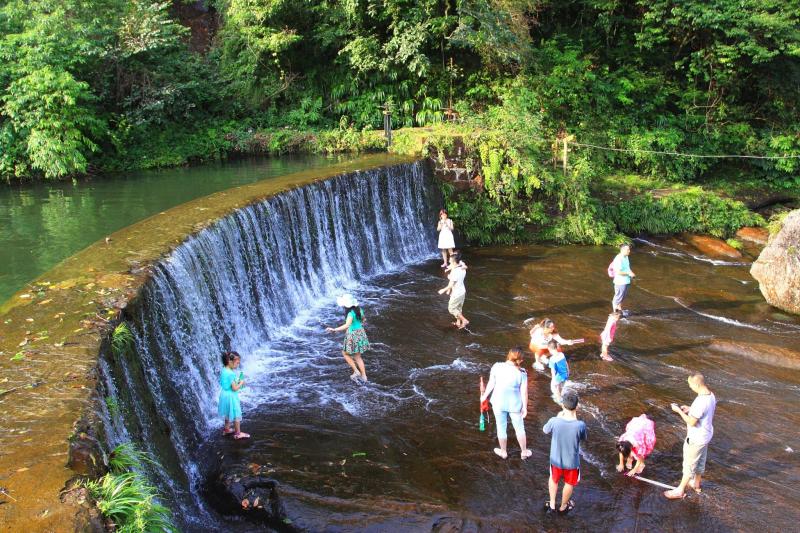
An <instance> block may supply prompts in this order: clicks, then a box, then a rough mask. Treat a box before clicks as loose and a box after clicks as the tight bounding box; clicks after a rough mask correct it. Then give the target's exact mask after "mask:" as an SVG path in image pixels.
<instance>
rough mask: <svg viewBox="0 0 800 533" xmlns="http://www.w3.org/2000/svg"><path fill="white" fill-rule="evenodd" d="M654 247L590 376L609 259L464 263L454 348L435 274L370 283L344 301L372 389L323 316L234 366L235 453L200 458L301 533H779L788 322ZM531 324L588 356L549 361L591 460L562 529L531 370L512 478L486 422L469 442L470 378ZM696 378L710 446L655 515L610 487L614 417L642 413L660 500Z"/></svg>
mask: <svg viewBox="0 0 800 533" xmlns="http://www.w3.org/2000/svg"><path fill="white" fill-rule="evenodd" d="M656 244H657V243H653V245H648V244H647V243H644V242H639V243H637V246H636V248H635V250H634V252H633V255H632V258H631V262H632V267H633V269H634V271H636V273H637V274H638V277H637V279H636V282H635V283H634V285H633V286H632V288H631V291H630V292H629V296H628V299H627V300H626V304H627V305H628V306H629V308H630V309H631V310H632V311H633V313H632V315H631V316H630V317H629V318H628V319H624V320H623V321H621V322H620V324H619V326H618V329H617V338H616V341H615V344H614V345H613V346H612V349H611V353H612V355H614V356H615V358H616V361H615V362H614V363H606V362H603V361H601V360H600V359H599V357H598V354H599V349H600V347H599V345H598V344H597V340H596V339H597V336H598V334H599V332H600V330H601V329H602V328H603V325H604V323H605V319H606V316H607V314H608V311H609V307H610V298H611V296H612V292H613V291H612V288H611V283H610V280H609V279H608V277H607V276H606V273H605V267H606V265H607V264H608V262H609V261H610V260H611V258H612V257H613V251H612V250H611V249H608V248H590V247H559V248H557V247H543V246H531V247H506V248H488V249H482V250H469V251H468V253H467V255H466V260H467V262H468V264H469V271H468V275H467V281H466V283H467V290H468V293H467V300H466V304H465V308H464V312H465V314H466V315H467V317H468V318H469V319H470V320H471V324H470V325H469V327H468V331H456V330H455V329H454V328H453V327H452V326H451V325H450V317H449V315H448V314H447V310H446V308H447V301H446V296H439V295H437V293H436V290H437V289H438V288H441V287H443V286H444V285H445V284H446V282H445V281H444V279H443V277H442V275H441V271H440V270H439V268H438V262H437V261H435V260H431V261H428V262H426V263H425V264H420V265H416V266H414V267H412V268H409V269H407V270H405V271H403V272H400V273H395V274H389V275H384V276H381V277H379V278H376V279H373V280H372V282H371V285H363V286H362V287H361V288H360V291H359V292H358V296H359V298H360V299H361V300H362V301H363V303H362V305H363V306H364V308H365V310H366V314H367V322H366V327H367V331H368V334H369V337H370V340H371V341H372V343H373V348H374V349H373V351H372V352H370V353H369V355H368V356H367V357H366V364H367V372H368V375H369V377H370V380H371V383H370V384H369V385H367V386H358V385H355V384H354V383H352V382H351V381H350V380H349V379H348V374H349V370H348V367H347V366H346V365H345V363H344V361H343V360H342V358H341V354H340V352H339V345H340V342H341V336H340V335H326V334H324V333H323V329H324V326H325V325H336V324H338V323H340V322H341V321H342V317H341V316H340V315H339V310H337V309H335V308H333V307H332V304H331V305H328V304H330V302H327V301H326V302H321V304H323V305H322V307H320V308H319V309H310V310H309V311H308V313H307V314H306V315H304V316H302V317H300V318H299V319H298V321H297V325H296V326H295V327H293V328H290V329H288V330H286V334H285V335H284V336H283V338H282V339H280V340H278V341H275V342H272V343H270V344H269V345H267V346H263V348H262V349H261V350H259V351H258V352H257V353H253V354H245V356H244V359H243V368H244V371H245V374H246V375H247V376H248V379H249V380H250V381H249V386H248V387H247V389H246V390H245V393H244V394H243V396H242V402H243V408H244V412H245V420H244V424H243V426H244V429H245V430H246V431H249V432H250V433H251V434H252V435H253V438H252V439H251V440H250V441H248V442H233V441H231V440H224V439H222V438H219V437H213V438H212V439H211V440H212V442H213V445H214V446H215V447H217V448H219V449H220V450H221V452H222V453H224V454H225V455H226V457H227V459H228V460H232V461H239V462H242V463H257V464H260V465H270V467H271V469H272V471H273V475H274V476H275V478H276V479H278V480H279V481H280V482H281V483H282V484H283V488H282V495H283V497H284V499H285V501H286V505H287V508H288V510H289V514H290V516H291V518H292V520H293V521H294V523H295V525H298V526H301V527H306V528H308V529H310V530H314V531H319V530H332V531H336V530H348V531H351V530H370V531H387V530H394V531H396V530H421V531H425V530H431V529H437V528H444V527H446V526H455V527H457V528H461V529H463V530H487V531H494V530H558V529H567V528H570V529H575V530H598V531H599V530H603V531H634V530H639V531H653V530H698V531H699V530H704V531H731V530H739V531H757V530H761V531H780V530H783V531H788V530H794V529H795V528H796V521H797V520H798V519H800V511H798V503H800V461H798V457H797V452H794V451H791V450H798V451H800V442H798V431H797V427H798V424H800V411H798V406H800V371H799V370H798V367H797V361H798V359H799V357H798V352H800V347H798V343H797V340H796V339H797V335H798V331H800V320H798V318H797V317H789V316H786V315H783V314H780V313H778V312H777V311H776V310H775V309H773V308H771V307H770V306H768V305H767V304H765V303H764V301H763V299H762V297H761V295H760V293H759V292H758V288H757V284H756V283H755V281H754V280H752V278H750V276H749V274H748V272H747V266H746V265H719V264H717V265H715V264H712V263H709V262H707V261H703V260H700V259H698V258H693V257H691V256H689V255H687V254H685V253H682V252H681V251H680V250H675V249H671V248H662V247H659V246H657V245H656ZM544 317H550V318H552V319H554V320H555V321H556V323H557V325H558V327H559V331H560V333H561V334H562V336H564V337H565V338H577V337H585V338H586V341H587V342H586V344H584V345H580V346H575V347H567V348H566V349H565V351H566V352H567V356H568V359H569V362H570V368H571V372H572V376H571V380H572V383H573V386H574V387H575V388H577V389H578V390H579V391H580V393H581V405H580V406H579V411H578V412H579V417H580V418H582V419H583V420H585V421H586V423H587V425H588V431H589V441H588V443H586V445H585V446H584V449H583V463H582V470H581V475H582V480H581V483H580V485H579V486H578V488H577V489H576V492H575V496H574V499H575V501H576V503H577V507H576V509H575V510H574V511H573V512H572V513H571V514H570V515H569V516H568V517H560V518H547V517H545V516H544V514H543V512H542V504H543V502H544V501H545V500H546V498H547V476H548V472H547V465H548V453H549V437H548V436H546V435H543V434H542V432H541V427H542V426H543V425H544V423H545V422H546V421H547V419H548V418H549V417H551V416H554V415H555V414H556V413H557V412H558V410H559V408H558V407H557V406H556V405H555V404H554V403H553V402H552V400H551V399H550V398H549V378H548V377H546V376H544V375H542V374H539V373H537V372H535V371H532V370H530V359H528V360H526V363H525V364H526V366H527V367H528V368H529V372H530V374H529V375H530V379H531V381H530V391H531V394H530V396H531V397H530V405H529V415H528V418H527V419H526V422H525V425H526V429H527V434H528V446H529V448H530V449H531V450H533V457H531V458H530V459H529V460H527V461H525V462H522V461H521V460H520V459H519V455H518V447H517V445H516V442H515V441H514V438H513V436H512V438H511V439H510V443H509V451H510V458H509V459H508V460H507V461H503V460H501V459H499V458H497V457H496V456H495V455H494V454H493V453H492V451H491V450H492V448H493V447H494V446H496V440H495V435H494V433H493V430H494V424H493V421H492V424H491V425H490V426H489V431H487V432H485V433H481V432H479V431H478V428H477V422H478V379H479V376H480V375H483V376H484V377H488V373H489V369H490V367H491V365H492V364H493V363H494V362H497V361H501V360H502V359H503V358H504V355H505V352H506V350H507V349H508V348H509V347H511V346H514V345H522V346H525V345H527V342H528V326H526V325H525V324H526V323H530V322H531V321H532V320H540V319H541V318H544ZM730 342H733V343H736V344H733V345H730V344H726V343H730ZM745 343H746V344H747V345H748V346H749V348H748V347H747V346H745V347H744V348H742V346H743V345H744V344H745ZM731 346H733V348H731ZM766 352H769V353H766ZM767 356H770V364H765V363H764V360H765V359H766V358H767ZM694 371H700V372H703V373H704V374H705V375H706V378H707V380H708V382H709V386H710V388H711V389H712V390H713V391H714V392H715V394H716V396H717V399H718V402H719V403H718V407H717V412H716V417H715V435H714V439H713V441H712V443H711V447H710V450H709V458H708V466H707V472H706V477H705V478H704V493H703V494H702V495H701V496H697V495H690V496H689V497H688V498H687V499H686V500H684V501H682V502H670V501H667V500H665V499H664V498H663V496H662V494H661V493H662V489H658V488H656V487H653V486H650V485H647V484H645V483H642V482H637V481H634V480H629V479H627V478H625V477H623V476H620V475H619V474H617V473H616V472H615V471H614V464H615V463H614V461H615V460H616V458H615V455H614V449H613V446H614V442H615V437H616V436H617V435H619V434H620V433H622V431H623V429H624V426H625V423H626V422H627V421H628V420H629V419H630V418H631V417H633V416H637V415H639V414H641V413H647V415H648V416H649V417H650V418H652V419H653V420H654V421H655V423H656V434H657V438H658V442H657V444H656V448H655V451H654V452H653V454H652V455H651V456H650V458H649V459H648V461H647V468H646V470H645V473H644V475H645V476H646V477H649V478H652V479H656V480H659V481H661V482H665V483H668V484H677V482H678V481H679V479H680V468H681V444H682V439H683V438H684V436H685V426H684V425H683V424H682V423H681V421H680V418H679V417H678V416H677V415H675V414H673V413H671V411H670V408H669V404H670V402H673V401H674V402H677V403H681V404H689V403H691V400H692V399H693V396H694V395H693V393H692V392H691V390H690V389H689V388H688V386H687V385H686V378H687V376H688V375H689V373H690V372H694ZM509 429H510V428H509ZM230 527H231V528H232V529H234V530H240V531H245V530H251V529H257V528H256V527H255V526H253V525H250V524H246V523H241V522H239V523H232V524H230Z"/></svg>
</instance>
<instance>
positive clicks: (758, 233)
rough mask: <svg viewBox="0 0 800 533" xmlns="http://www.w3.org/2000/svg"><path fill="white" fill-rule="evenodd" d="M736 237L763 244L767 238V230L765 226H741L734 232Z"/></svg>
mask: <svg viewBox="0 0 800 533" xmlns="http://www.w3.org/2000/svg"><path fill="white" fill-rule="evenodd" d="M736 238H737V239H740V240H742V241H749V242H754V243H756V244H760V245H761V246H764V245H766V244H767V241H768V240H769V231H767V228H750V227H748V228H741V229H740V230H739V231H737V232H736Z"/></svg>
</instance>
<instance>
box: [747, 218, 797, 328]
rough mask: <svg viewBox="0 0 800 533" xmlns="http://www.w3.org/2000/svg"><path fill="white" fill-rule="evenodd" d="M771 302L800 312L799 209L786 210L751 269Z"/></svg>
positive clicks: (765, 296)
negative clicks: (783, 217)
mask: <svg viewBox="0 0 800 533" xmlns="http://www.w3.org/2000/svg"><path fill="white" fill-rule="evenodd" d="M750 274H752V276H753V277H754V278H755V279H756V280H758V287H759V289H761V294H763V295H764V298H765V299H766V300H767V302H769V303H770V304H771V305H774V306H775V307H777V308H778V309H783V310H784V311H788V312H789V313H794V314H800V209H796V210H794V211H792V212H791V213H789V215H788V216H787V217H786V219H785V220H784V222H783V227H782V228H781V230H780V231H779V232H778V233H777V234H775V235H773V236H772V237H771V238H770V240H769V244H767V246H766V248H764V249H763V250H762V251H761V255H759V256H758V260H757V261H756V262H755V263H753V266H752V267H751V268H750Z"/></svg>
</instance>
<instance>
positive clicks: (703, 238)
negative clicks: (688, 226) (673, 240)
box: [681, 233, 742, 259]
mask: <svg viewBox="0 0 800 533" xmlns="http://www.w3.org/2000/svg"><path fill="white" fill-rule="evenodd" d="M681 238H682V239H683V240H684V241H686V242H687V243H689V244H691V245H692V246H694V247H695V248H696V249H697V250H698V251H699V252H700V253H701V254H703V255H706V256H708V257H722V258H729V259H739V258H741V257H742V253H741V252H740V251H739V250H737V249H736V248H734V247H733V246H731V245H729V244H728V243H726V242H725V241H723V240H722V239H718V238H716V237H711V236H710V235H692V234H689V233H687V234H683V235H681Z"/></svg>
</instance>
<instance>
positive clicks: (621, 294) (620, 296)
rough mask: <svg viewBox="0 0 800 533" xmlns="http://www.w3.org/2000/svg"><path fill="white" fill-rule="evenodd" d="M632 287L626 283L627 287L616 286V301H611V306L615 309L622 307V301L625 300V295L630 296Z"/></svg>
mask: <svg viewBox="0 0 800 533" xmlns="http://www.w3.org/2000/svg"><path fill="white" fill-rule="evenodd" d="M630 286H631V285H630V283H626V284H625V285H614V299H613V300H611V306H612V307H613V308H614V309H617V308H618V307H619V306H620V305H622V300H624V299H625V295H627V294H628V287H630Z"/></svg>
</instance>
